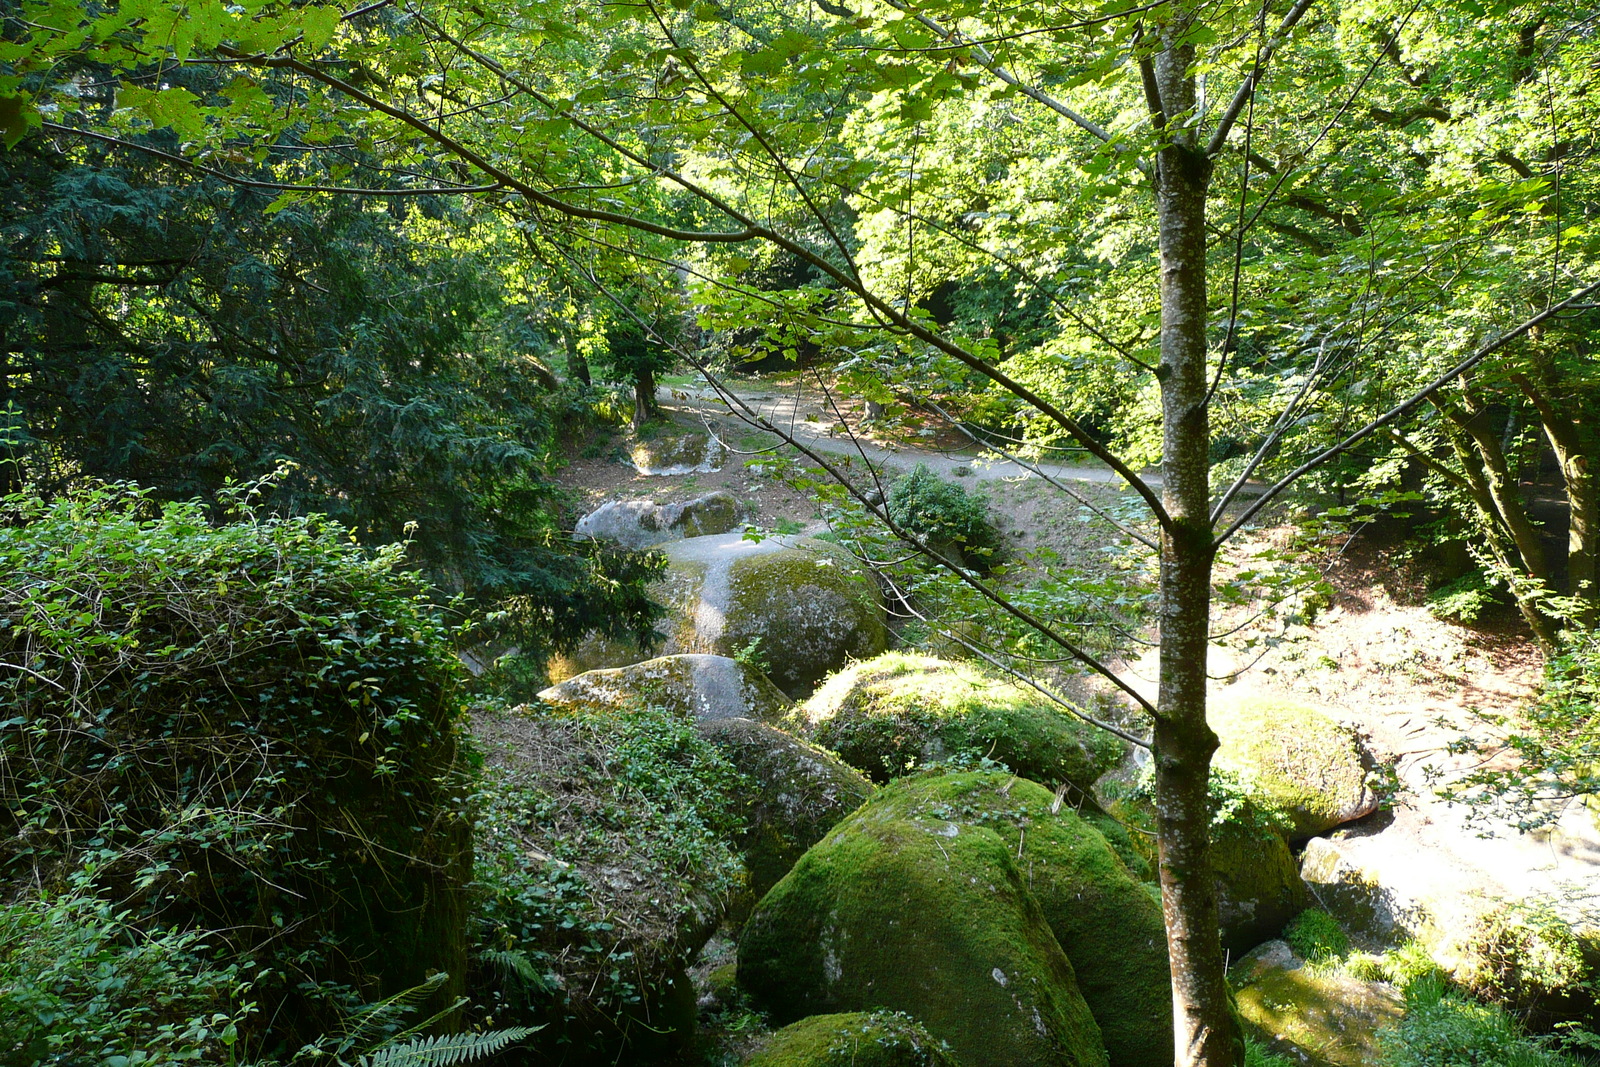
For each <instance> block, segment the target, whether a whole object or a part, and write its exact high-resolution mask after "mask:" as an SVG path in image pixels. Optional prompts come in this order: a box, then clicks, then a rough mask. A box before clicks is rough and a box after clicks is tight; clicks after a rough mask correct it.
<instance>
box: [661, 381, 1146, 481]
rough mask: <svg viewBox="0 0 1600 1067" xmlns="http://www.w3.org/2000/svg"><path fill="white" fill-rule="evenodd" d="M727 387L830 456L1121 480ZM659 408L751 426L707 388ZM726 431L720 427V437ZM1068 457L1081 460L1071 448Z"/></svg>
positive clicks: (1095, 467)
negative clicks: (875, 427)
mask: <svg viewBox="0 0 1600 1067" xmlns="http://www.w3.org/2000/svg"><path fill="white" fill-rule="evenodd" d="M727 389H728V391H729V392H730V393H732V394H733V395H734V396H735V397H737V398H738V399H739V400H741V401H743V402H744V403H745V404H746V405H748V406H749V408H750V409H751V410H752V411H753V412H754V413H755V414H756V415H758V416H760V417H761V418H764V419H766V420H767V421H768V422H769V423H770V424H772V425H773V426H775V427H777V428H779V429H780V430H782V431H783V432H784V433H785V434H788V435H790V436H792V437H793V438H794V439H795V440H797V441H799V442H801V443H803V444H804V445H805V446H806V447H808V448H813V449H815V450H817V451H818V452H827V453H830V454H833V455H849V456H859V457H862V458H864V459H866V460H867V461H868V462H870V463H873V464H878V465H883V466H888V467H895V468H898V469H902V470H910V469H911V468H912V467H914V466H916V465H917V464H919V463H920V464H924V465H926V466H927V467H928V468H929V469H930V470H932V471H933V472H934V473H936V474H939V475H942V476H944V477H947V478H950V477H968V478H971V479H972V480H974V481H981V482H992V481H1025V480H1027V479H1029V478H1038V477H1040V476H1041V474H1042V475H1044V476H1047V477H1050V478H1055V479H1061V480H1067V481H1080V482H1095V483H1099V484H1102V485H1104V484H1112V483H1115V484H1123V481H1122V478H1121V476H1119V475H1118V474H1117V473H1116V472H1115V471H1113V470H1111V469H1110V468H1108V467H1106V466H1104V465H1102V464H1100V463H1099V462H1098V461H1096V460H1093V459H1090V458H1085V459H1084V460H1082V461H1080V462H1071V463H1049V462H1041V463H1037V464H1033V463H1029V464H1023V463H1018V462H1016V461H1015V460H1010V459H1004V458H1000V457H997V456H993V455H989V456H985V455H983V454H982V453H983V452H984V451H985V450H983V449H981V448H980V447H979V446H978V445H977V444H975V443H973V442H971V441H970V440H966V439H963V438H960V437H959V436H957V435H955V434H953V433H949V434H943V435H936V434H929V435H928V437H927V438H925V439H924V440H922V441H919V442H917V443H916V444H910V443H898V442H893V441H888V440H885V439H884V438H882V437H880V436H874V434H873V432H872V427H871V426H870V425H864V424H863V420H861V418H860V417H859V416H860V411H859V406H858V405H853V404H852V405H850V406H848V407H845V406H844V405H841V411H842V414H843V415H844V416H845V418H843V419H841V418H839V416H838V414H836V413H835V412H834V411H833V410H831V407H830V405H828V403H827V401H826V400H825V398H823V397H822V396H821V395H820V394H812V393H800V394H798V395H797V394H796V393H794V392H792V391H791V392H780V391H778V390H763V389H761V388H759V387H758V386H753V385H749V384H743V383H728V384H727ZM660 400H661V403H662V406H663V407H664V408H667V409H669V410H673V411H677V412H681V413H683V414H686V415H694V416H699V417H703V418H706V419H708V420H712V421H713V422H714V424H716V425H719V426H723V427H733V428H736V429H734V430H733V431H732V432H733V433H735V434H738V433H749V432H751V431H752V430H753V429H754V427H753V426H752V425H751V424H750V423H748V422H745V421H743V420H741V419H739V418H738V417H737V416H735V415H730V414H729V412H728V407H727V405H726V404H725V403H723V401H722V399H721V398H719V397H718V396H717V394H716V393H715V392H714V391H713V390H712V389H711V387H710V386H708V385H705V384H698V385H685V386H671V387H663V388H662V389H661V390H660ZM727 432H728V431H726V430H724V431H723V433H727ZM1074 454H1077V455H1081V453H1080V452H1077V451H1076V450H1075V451H1074ZM1140 477H1141V478H1143V479H1144V481H1145V483H1146V484H1147V485H1150V486H1152V487H1157V488H1159V487H1160V485H1161V476H1160V474H1159V473H1158V472H1155V471H1143V472H1140Z"/></svg>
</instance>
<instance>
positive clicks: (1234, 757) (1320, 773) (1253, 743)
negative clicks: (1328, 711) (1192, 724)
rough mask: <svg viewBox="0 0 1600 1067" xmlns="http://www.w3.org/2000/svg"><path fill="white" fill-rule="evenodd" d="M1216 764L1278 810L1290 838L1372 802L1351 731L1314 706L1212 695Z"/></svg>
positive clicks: (1364, 762)
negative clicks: (1215, 699) (1218, 743)
mask: <svg viewBox="0 0 1600 1067" xmlns="http://www.w3.org/2000/svg"><path fill="white" fill-rule="evenodd" d="M1210 720H1211V725H1212V728H1213V729H1215V730H1216V731H1217V736H1218V737H1219V738H1220V739H1221V742H1222V747H1221V748H1219V749H1218V750H1217V756H1216V765H1217V766H1218V767H1219V768H1222V769H1224V770H1231V771H1234V772H1235V773H1237V774H1238V775H1240V777H1241V778H1243V779H1244V780H1245V781H1246V783H1247V785H1249V787H1250V788H1251V789H1252V790H1253V791H1255V792H1256V793H1258V794H1259V795H1260V797H1261V798H1262V800H1264V801H1265V802H1266V803H1267V804H1269V805H1270V806H1272V807H1275V808H1278V809H1281V810H1282V811H1284V812H1286V813H1287V814H1288V816H1289V818H1290V820H1291V822H1292V826H1291V835H1290V836H1291V837H1292V838H1296V839H1298V838H1304V837H1310V836H1313V835H1315V834H1320V833H1322V832H1324V831H1326V830H1331V829H1332V828H1333V827H1335V826H1338V825H1339V824H1340V823H1344V822H1348V821H1350V820H1351V819H1355V818H1360V817H1361V816H1362V815H1366V814H1369V813H1370V812H1372V811H1374V810H1376V808H1377V803H1378V801H1377V797H1376V796H1375V795H1374V794H1373V792H1372V790H1371V789H1370V788H1368V785H1367V775H1368V772H1369V770H1370V766H1369V763H1370V760H1369V758H1368V757H1367V756H1366V755H1365V753H1364V752H1363V751H1362V749H1361V746H1360V744H1359V743H1358V741H1357V739H1356V736H1355V733H1354V732H1353V731H1351V730H1350V729H1348V728H1346V727H1344V726H1341V725H1340V724H1339V723H1337V722H1335V721H1334V720H1332V719H1330V718H1328V717H1327V716H1326V715H1324V714H1322V713H1321V712H1319V711H1317V710H1316V709H1314V708H1309V707H1306V706H1305V705H1302V704H1294V703H1290V702H1287V701H1278V700H1236V701H1218V702H1216V703H1215V704H1214V705H1213V707H1212V708H1211V711H1210Z"/></svg>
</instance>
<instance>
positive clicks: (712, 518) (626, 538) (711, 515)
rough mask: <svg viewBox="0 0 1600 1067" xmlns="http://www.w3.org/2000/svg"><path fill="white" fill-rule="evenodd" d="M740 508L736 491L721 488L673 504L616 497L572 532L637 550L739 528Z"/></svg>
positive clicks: (591, 514) (597, 509)
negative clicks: (735, 496) (618, 498)
mask: <svg viewBox="0 0 1600 1067" xmlns="http://www.w3.org/2000/svg"><path fill="white" fill-rule="evenodd" d="M740 510H741V509H740V507H739V501H738V500H736V499H734V496H733V494H732V493H727V492H723V491H721V490H718V491H717V492H714V493H707V494H706V495H704V496H699V497H695V498H694V499H693V500H686V501H684V502H682V503H673V504H657V503H655V502H653V501H650V500H613V501H610V502H609V503H606V504H602V505H601V506H600V507H599V508H596V509H595V510H594V511H592V512H590V513H589V514H587V515H585V516H584V517H583V518H582V519H579V520H578V525H577V527H576V529H574V530H573V535H574V536H576V537H582V538H588V539H592V540H596V541H614V542H616V543H617V544H619V545H621V546H622V547H624V548H631V549H634V550H635V551H638V550H641V549H646V548H650V547H652V546H654V545H659V544H664V543H665V542H667V541H679V540H682V539H683V538H685V537H703V536H705V535H707V534H720V533H727V532H729V531H730V530H734V529H737V528H738V526H739V520H740V517H741V516H740Z"/></svg>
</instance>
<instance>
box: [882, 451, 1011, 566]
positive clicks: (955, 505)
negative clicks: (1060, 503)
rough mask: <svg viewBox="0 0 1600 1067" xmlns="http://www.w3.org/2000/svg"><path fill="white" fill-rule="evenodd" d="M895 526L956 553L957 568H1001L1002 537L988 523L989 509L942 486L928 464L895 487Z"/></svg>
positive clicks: (890, 508) (956, 488)
mask: <svg viewBox="0 0 1600 1067" xmlns="http://www.w3.org/2000/svg"><path fill="white" fill-rule="evenodd" d="M887 507H888V511H889V517H890V518H891V519H893V520H894V522H895V525H897V526H899V527H900V528H901V529H903V530H904V531H906V532H907V533H908V534H910V535H911V536H912V537H915V538H916V539H917V540H919V541H921V542H922V543H923V544H925V545H927V546H928V547H929V548H931V549H933V550H934V551H936V552H941V553H948V552H949V550H950V549H952V548H954V549H955V550H956V551H957V552H958V553H959V555H960V557H961V558H960V559H959V560H957V561H956V562H961V561H963V560H964V561H965V562H966V564H967V566H969V567H974V568H976V569H978V570H988V569H989V568H990V567H991V566H993V565H994V564H995V562H997V560H996V554H997V553H998V551H999V548H1000V534H999V532H998V531H996V530H995V528H994V526H993V524H991V523H990V522H989V509H988V507H987V505H985V504H984V502H983V500H982V499H981V498H979V497H976V496H973V495H971V494H970V493H968V492H967V491H966V490H965V489H963V488H962V487H961V486H959V485H955V484H953V483H950V482H946V481H942V480H940V478H939V476H938V475H936V474H934V473H933V472H932V471H930V470H929V469H928V468H927V466H926V465H925V464H921V463H919V464H917V466H916V467H915V469H913V470H912V471H911V473H910V474H907V475H906V476H905V477H903V478H901V479H900V480H899V481H897V482H895V483H894V485H892V486H891V487H890V488H889V494H888V498H887Z"/></svg>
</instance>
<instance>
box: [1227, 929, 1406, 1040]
mask: <svg viewBox="0 0 1600 1067" xmlns="http://www.w3.org/2000/svg"><path fill="white" fill-rule="evenodd" d="M1229 977H1230V980H1231V981H1232V982H1233V983H1234V985H1235V987H1236V994H1235V996H1236V1003H1237V1004H1238V1007H1239V1015H1240V1017H1241V1018H1242V1019H1243V1021H1244V1024H1245V1030H1246V1032H1247V1033H1250V1034H1251V1035H1252V1036H1254V1037H1255V1038H1256V1039H1257V1040H1258V1041H1260V1042H1261V1043H1262V1044H1263V1045H1266V1046H1267V1047H1268V1048H1269V1049H1271V1050H1272V1051H1274V1052H1278V1053H1280V1054H1282V1055H1286V1056H1289V1057H1291V1058H1292V1059H1293V1060H1295V1061H1297V1062H1299V1063H1304V1064H1308V1065H1310V1067H1367V1065H1368V1064H1373V1063H1383V1062H1387V1057H1385V1056H1384V1055H1383V1054H1382V1048H1381V1047H1380V1044H1379V1040H1378V1032H1379V1031H1380V1030H1381V1029H1383V1028H1384V1027H1386V1026H1393V1025H1394V1024H1395V1023H1396V1022H1398V1021H1399V1019H1400V1016H1401V1014H1402V1011H1403V1009H1404V1002H1403V998H1402V997H1401V995H1400V993H1399V991H1398V990H1397V989H1395V988H1394V987H1393V986H1392V985H1389V984H1388V983H1386V982H1376V981H1368V980H1366V979H1361V978H1355V977H1352V976H1350V975H1348V974H1343V973H1340V972H1338V971H1335V970H1331V969H1326V968H1315V967H1307V966H1306V965H1305V962H1304V961H1303V960H1301V959H1300V958H1299V957H1297V956H1295V954H1294V952H1293V950H1291V949H1290V948H1289V946H1288V945H1286V944H1284V943H1283V942H1282V941H1269V942H1267V943H1266V944H1264V945H1262V946H1260V947H1259V948H1257V949H1256V950H1255V951H1254V952H1251V953H1250V954H1249V955H1248V956H1246V957H1245V958H1244V959H1242V960H1240V961H1239V962H1238V963H1237V964H1236V965H1235V966H1234V967H1233V969H1232V971H1231V972H1230V975H1229Z"/></svg>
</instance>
